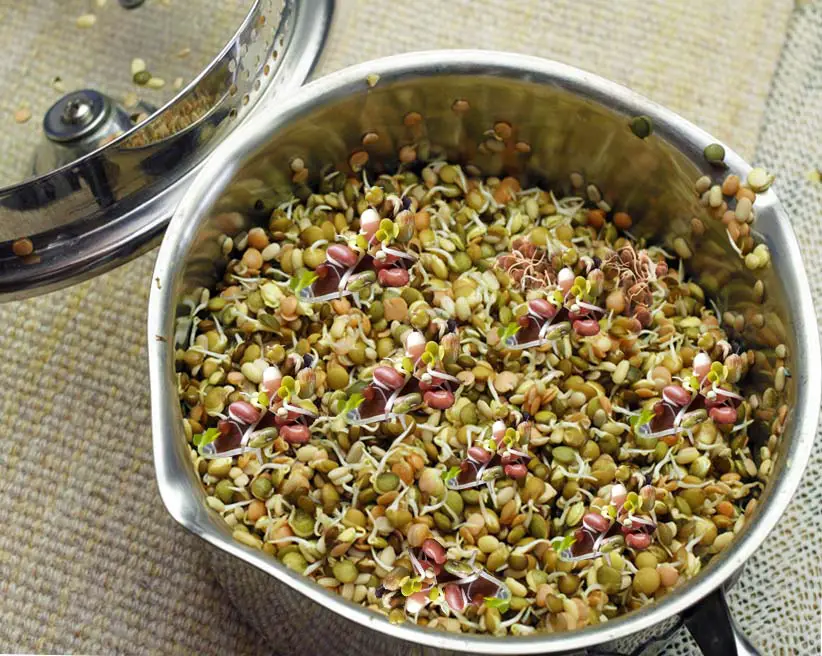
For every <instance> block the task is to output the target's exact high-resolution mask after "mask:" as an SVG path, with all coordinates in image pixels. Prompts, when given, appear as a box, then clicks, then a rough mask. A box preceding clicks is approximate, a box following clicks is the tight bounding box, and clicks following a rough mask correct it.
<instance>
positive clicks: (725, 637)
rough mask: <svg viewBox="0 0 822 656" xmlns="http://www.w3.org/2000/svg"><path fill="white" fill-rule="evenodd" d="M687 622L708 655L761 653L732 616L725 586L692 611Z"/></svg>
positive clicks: (750, 654) (742, 655) (738, 655)
mask: <svg viewBox="0 0 822 656" xmlns="http://www.w3.org/2000/svg"><path fill="white" fill-rule="evenodd" d="M685 626H686V627H688V631H690V632H691V635H692V636H693V638H694V640H695V641H696V644H697V645H699V649H700V650H701V651H702V653H703V655H704V656H734V655H735V656H761V655H760V652H759V650H757V649H756V647H754V646H753V645H752V644H751V642H750V640H748V638H746V637H745V634H744V633H742V631H741V630H740V629H739V627H738V626H737V624H736V622H735V621H734V618H733V617H732V616H731V612H730V610H729V609H728V602H727V600H726V599H725V591H724V590H723V589H722V588H719V589H718V590H714V591H713V592H712V593H711V594H710V595H708V596H707V597H705V598H704V599H702V601H700V602H699V603H697V604H696V605H695V606H694V607H693V608H691V609H690V610H689V611H688V613H687V614H686V616H685Z"/></svg>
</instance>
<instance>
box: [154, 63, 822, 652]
mask: <svg viewBox="0 0 822 656" xmlns="http://www.w3.org/2000/svg"><path fill="white" fill-rule="evenodd" d="M366 77H368V79H369V81H370V83H372V84H373V83H374V81H375V80H377V82H376V84H375V85H374V86H373V88H372V86H371V84H369V83H367V82H366ZM457 99H464V100H467V101H468V104H469V105H470V110H469V111H468V112H467V113H461V112H454V111H453V110H452V104H453V102H454V101H455V100H457ZM410 111H416V112H419V113H421V114H422V116H423V121H422V123H421V124H420V125H419V126H416V127H414V126H411V127H406V126H405V125H404V124H403V117H404V116H405V115H406V114H407V113H408V112H410ZM638 115H644V116H647V117H649V118H650V119H651V121H652V123H653V126H654V133H653V134H652V136H650V137H649V138H647V139H645V140H641V139H639V138H637V137H636V136H634V135H633V134H632V133H631V131H630V130H629V129H628V127H627V124H628V121H629V120H630V118H632V117H634V116H638ZM500 120H504V121H507V122H508V123H510V124H511V125H512V126H513V128H514V130H515V134H516V138H517V139H519V140H522V141H524V142H527V143H528V144H529V145H530V153H529V154H522V153H519V152H517V151H515V150H513V149H506V150H503V151H502V152H497V151H495V150H488V149H487V148H477V144H478V143H479V142H480V141H482V140H483V139H484V137H483V133H485V132H486V131H487V130H489V129H490V128H492V126H493V124H494V123H495V122H496V121H500ZM367 131H375V132H377V133H378V134H379V135H380V139H379V141H377V143H376V144H374V145H373V146H371V147H369V152H370V162H369V168H370V169H371V171H372V172H379V171H380V170H382V169H384V168H390V167H392V166H393V165H394V164H395V163H396V160H395V156H396V152H397V149H398V148H399V147H400V146H402V145H404V144H408V143H415V144H417V149H418V152H420V153H422V152H424V149H425V147H426V145H428V146H430V150H431V152H434V153H435V154H436V153H442V154H444V155H445V156H447V157H448V158H449V159H457V160H459V161H461V162H463V163H473V164H475V165H477V166H478V167H479V168H480V169H481V170H482V171H483V173H485V174H497V173H499V172H501V171H503V170H504V171H505V172H506V173H514V174H516V173H522V174H524V175H525V177H526V178H528V180H529V181H530V182H543V183H546V184H549V185H550V186H551V187H552V188H555V189H556V188H560V189H564V190H565V191H569V190H570V188H569V184H568V175H569V174H570V173H571V172H574V171H577V172H580V173H582V174H583V175H584V177H585V178H586V183H593V184H596V185H597V186H598V188H599V189H600V190H601V191H602V194H603V197H604V198H605V199H606V200H607V201H608V202H609V203H610V204H612V205H613V206H614V208H615V209H617V210H625V211H628V212H629V213H630V214H631V215H632V216H633V217H634V218H635V226H634V232H635V233H636V234H637V235H642V236H647V237H649V238H651V239H652V240H653V241H655V242H657V243H663V244H665V245H666V246H667V247H668V248H670V249H675V250H677V252H679V253H681V254H683V255H684V256H685V257H686V263H687V266H688V268H689V270H690V272H691V273H692V274H693V275H694V276H695V277H696V278H697V279H698V280H699V281H700V283H701V284H702V285H703V287H704V288H705V289H706V290H707V291H708V292H709V293H710V294H711V295H712V296H713V297H714V299H715V300H716V301H717V303H719V304H720V305H721V306H722V307H723V309H730V310H735V311H738V312H745V311H746V309H749V308H751V307H752V306H754V307H756V308H757V311H758V312H761V313H762V314H763V316H764V317H765V325H764V326H762V327H761V328H757V327H755V326H754V325H753V324H752V323H749V324H748V326H747V327H746V329H745V335H744V336H745V338H746V340H748V341H749V343H752V344H756V345H757V347H758V348H762V349H763V350H764V351H767V349H768V347H771V348H772V347H773V346H775V345H776V344H779V343H785V344H786V345H787V346H788V349H789V352H790V357H789V366H790V369H791V372H792V378H791V380H790V383H789V387H788V395H789V403H790V404H791V408H792V410H791V413H790V418H789V421H788V425H787V428H786V430H785V433H784V436H783V440H782V445H781V451H780V452H779V454H778V456H777V459H776V462H775V466H774V470H773V474H772V478H771V481H770V483H769V484H768V486H767V489H766V491H765V492H764V493H763V496H762V498H761V500H760V503H759V506H758V508H757V511H756V512H755V514H754V516H753V518H752V520H751V521H750V522H749V523H748V525H747V526H746V528H745V529H744V530H743V531H742V533H741V534H740V536H739V537H738V539H737V540H736V541H735V542H734V544H733V545H732V547H731V548H729V549H727V550H726V551H725V552H724V553H722V554H721V555H720V556H719V557H717V558H716V559H715V561H713V562H712V563H711V564H710V565H709V566H708V567H707V568H706V569H705V570H704V571H703V572H702V573H701V574H700V575H699V576H698V577H697V578H696V579H694V580H692V581H690V582H689V583H687V584H686V585H683V586H682V587H681V588H680V589H678V590H676V592H674V593H672V594H669V595H668V596H666V597H665V598H663V599H662V600H661V601H659V602H657V603H655V604H653V605H651V606H648V607H646V608H644V609H642V610H641V611H638V612H635V613H632V614H630V615H627V616H624V617H622V618H618V619H615V620H612V621H609V622H607V623H605V624H601V625H598V626H595V627H588V628H586V629H583V630H580V631H574V632H569V633H565V634H538V635H536V636H530V637H507V638H505V639H495V638H491V637H488V636H467V635H462V636H460V635H454V634H447V633H442V632H436V631H430V630H426V629H423V628H419V627H416V626H413V625H399V626H393V625H391V624H389V623H388V621H387V620H386V619H385V618H383V617H381V616H377V615H376V614H373V613H371V612H368V611H365V610H364V609H362V608H360V607H358V606H355V605H353V604H351V603H349V602H346V601H345V600H343V599H342V598H340V597H338V596H337V595H335V594H333V593H330V592H327V591H325V590H324V589H322V588H320V587H319V586H316V585H315V584H313V583H312V582H311V581H309V580H307V579H305V578H304V577H302V576H300V575H297V574H295V573H292V572H290V571H288V570H286V569H285V568H283V567H281V566H280V564H279V563H278V562H277V561H276V560H274V559H273V558H270V557H268V556H266V555H265V554H263V553H261V552H258V551H254V550H251V549H249V548H246V547H244V546H243V545H240V544H239V543H237V542H236V541H234V540H233V539H232V538H231V536H230V532H229V530H228V528H227V527H226V526H225V525H224V524H223V523H222V521H221V520H220V518H219V517H218V516H217V515H216V514H215V513H213V512H212V511H209V510H207V508H206V506H205V502H204V494H203V492H202V490H201V488H200V484H199V482H198V481H197V478H196V476H195V474H194V472H193V470H192V468H191V465H190V458H189V456H188V448H189V447H188V446H187V444H186V441H185V438H184V435H183V431H182V427H181V414H180V409H179V404H178V402H177V396H176V382H175V377H174V343H173V340H174V328H175V318H176V317H177V316H178V315H177V313H178V312H179V313H180V314H179V316H181V317H184V316H187V312H188V311H189V310H188V309H187V308H186V307H185V306H183V305H181V304H180V302H181V301H182V300H184V299H185V298H186V297H191V296H192V295H199V291H200V288H201V287H202V286H208V285H210V284H211V283H212V282H213V280H214V279H215V276H216V275H217V274H218V266H217V265H216V263H217V262H218V260H219V257H220V250H219V247H218V244H217V237H218V236H219V235H220V234H221V233H227V234H233V233H236V232H238V231H240V230H244V229H246V228H247V227H248V226H246V225H240V224H238V223H239V222H238V221H237V216H238V215H236V214H231V212H240V213H241V214H243V215H245V216H248V217H251V216H255V209H254V208H255V206H256V208H257V210H256V216H258V217H259V218H260V220H263V219H264V218H265V217H267V213H268V212H270V209H271V208H272V207H273V206H274V205H276V204H277V203H279V202H282V201H283V200H284V199H286V198H287V197H288V196H289V195H290V191H291V182H290V176H289V169H288V164H289V160H290V159H291V158H293V157H295V156H299V157H301V158H302V159H303V160H304V161H305V163H306V165H307V166H308V168H309V170H310V171H311V172H312V174H319V173H320V171H321V169H322V167H323V166H328V165H334V166H339V167H343V168H345V167H346V166H347V164H346V162H347V160H348V157H349V156H350V154H351V152H352V151H354V150H359V149H362V146H361V138H362V135H363V133H365V132H367ZM714 141H715V140H714V139H712V138H711V137H710V135H708V134H706V133H705V132H703V131H702V130H699V129H698V128H696V127H695V126H693V125H692V124H690V123H689V122H687V121H685V120H684V119H682V118H680V117H679V116H677V115H675V114H673V113H672V112H669V111H667V110H665V109H664V108H661V107H659V106H658V105H656V104H654V103H652V102H650V101H648V100H646V99H644V98H642V97H640V96H638V95H636V94H634V93H632V92H630V91H628V90H627V89H625V88H623V87H620V86H618V85H616V84H613V83H610V82H607V81H605V80H603V79H601V78H598V77H596V76H594V75H591V74H588V73H585V72H582V71H579V70H577V69H574V68H572V67H569V66H565V65H562V64H558V63H555V62H550V61H546V60H541V59H537V58H533V57H526V56H519V55H511V54H505V53H492V52H478V51H439V52H430V53H415V54H411V55H402V56H398V57H391V58H387V59H382V60H378V61H375V62H370V63H366V64H362V65H359V66H356V67H353V68H350V69H346V70H344V71H340V72H338V73H335V74H333V75H330V76H328V77H326V78H323V79H321V80H318V81H316V82H314V83H312V84H310V85H308V86H307V87H305V88H304V89H303V90H301V91H300V92H299V93H298V94H297V95H295V96H294V98H293V99H292V100H291V101H290V102H289V103H287V104H284V105H281V106H278V107H277V108H276V109H275V108H271V110H270V111H269V112H265V111H263V112H260V115H259V116H258V117H257V118H256V120H255V121H253V122H252V123H251V124H249V125H248V126H245V127H243V129H242V130H240V131H238V133H237V134H236V135H234V136H232V138H230V139H229V140H228V141H227V142H226V143H225V144H223V145H221V146H220V148H219V149H218V150H217V151H216V152H215V154H214V156H213V157H212V158H211V160H210V161H209V162H208V163H207V164H206V165H205V167H204V168H203V170H202V172H201V173H200V174H199V176H198V177H197V179H196V180H195V182H194V184H193V185H192V187H191V188H190V189H189V191H188V193H187V194H186V196H185V198H184V200H183V202H182V203H181V205H180V206H179V208H178V210H177V212H176V214H175V217H174V219H173V221H172V223H171V225H170V227H169V230H168V233H167V235H166V238H165V241H164V242H163V246H162V248H161V250H160V254H159V257H158V260H157V265H156V269H155V284H154V285H153V287H152V293H151V299H150V307H149V351H150V373H151V388H152V406H153V407H152V409H153V432H154V452H155V464H156V470H157V478H158V483H159V487H160V492H161V495H162V497H163V501H164V503H165V504H166V507H167V508H168V510H169V512H170V513H171V514H172V516H173V517H174V518H175V519H177V521H179V522H180V523H181V524H182V525H183V526H185V527H186V528H188V529H189V530H191V531H192V532H194V533H196V534H198V535H200V536H201V537H202V538H203V539H204V540H206V541H207V542H208V543H210V544H211V545H212V547H213V549H212V552H213V553H214V563H215V570H216V571H217V573H218V576H219V577H220V578H221V580H222V582H223V583H224V585H225V586H226V588H227V590H228V592H229V594H230V596H231V598H232V600H233V601H234V602H235V604H237V605H238V606H239V607H240V608H241V609H242V610H243V611H244V613H245V614H246V616H247V617H248V619H250V620H251V621H252V622H253V623H254V624H255V626H257V628H258V629H260V630H261V631H262V632H263V633H264V634H265V635H267V636H268V637H269V639H270V640H271V642H272V644H273V645H275V646H276V645H282V647H283V648H286V649H287V648H289V647H292V648H299V649H300V651H301V652H302V653H322V652H323V651H324V650H326V649H329V648H331V647H333V648H334V651H335V652H336V653H352V654H353V653H362V651H363V650H364V649H365V650H368V651H369V652H371V653H380V654H383V653H386V654H389V653H427V651H429V650H437V649H439V650H450V651H454V652H471V653H506V654H513V653H523V654H524V653H563V652H565V653H574V652H579V651H582V650H585V649H589V650H591V649H592V648H594V646H595V645H598V646H599V647H598V648H596V649H594V651H593V653H597V652H600V651H601V652H602V653H605V652H607V651H617V652H620V653H630V652H631V651H633V648H634V646H636V645H638V644H640V643H642V642H646V641H647V640H648V638H649V637H653V636H664V635H665V634H667V633H668V631H669V630H670V629H671V628H672V627H673V626H676V623H677V621H678V619H677V616H678V615H680V614H681V613H683V612H684V611H686V610H687V609H688V608H689V607H691V606H693V605H694V604H695V603H696V602H698V601H699V600H700V599H702V598H704V597H706V596H707V595H708V594H710V593H711V592H712V591H714V590H716V589H717V588H719V586H720V585H722V584H723V583H724V582H726V581H727V580H728V578H729V577H730V576H731V575H732V574H733V573H734V572H735V571H737V570H738V569H739V568H740V567H741V566H742V565H743V564H744V562H745V560H746V559H747V558H748V557H749V556H750V555H751V553H752V552H753V551H754V550H755V549H756V548H757V547H758V546H759V544H760V543H761V542H762V540H763V539H764V538H765V536H766V535H767V534H768V532H769V531H770V530H771V529H772V528H773V526H774V525H775V523H776V521H777V520H778V519H779V517H780V515H781V514H782V512H783V511H784V509H785V507H786V505H787V503H788V501H789V500H790V497H791V495H792V494H793V493H794V491H795V489H796V487H797V485H798V483H799V479H800V477H801V475H802V472H803V470H804V466H805V463H806V461H807V459H808V456H809V453H810V449H811V446H812V442H813V436H814V433H815V428H816V423H817V417H818V411H819V404H820V389H822V385H821V384H820V367H819V362H820V354H819V342H818V336H817V330H816V321H815V316H814V312H813V307H812V301H811V295H810V290H809V286H808V283H807V279H806V276H805V272H804V269H803V267H802V263H801V257H800V254H799V249H798V246H797V243H796V239H795V237H794V236H793V233H792V232H791V229H790V227H789V223H788V220H787V217H786V216H785V213H784V210H783V208H782V207H781V205H780V204H779V202H778V200H777V198H776V196H775V194H774V193H773V192H772V191H769V192H767V193H765V194H763V195H761V196H759V197H758V198H757V202H756V210H757V215H758V219H757V223H756V224H755V228H756V230H757V231H758V232H760V233H761V234H762V235H763V237H764V239H765V241H766V243H767V244H768V247H769V249H770V251H771V257H772V268H771V269H770V270H768V271H767V272H765V273H764V274H761V277H762V279H763V281H764V283H765V286H766V298H765V302H764V304H763V306H762V307H761V306H758V305H754V300H753V296H752V291H751V290H752V287H753V283H754V281H755V280H756V278H755V277H754V276H753V275H752V274H751V273H750V272H749V271H747V270H746V269H745V268H744V266H743V265H742V262H741V260H740V259H739V258H738V257H737V256H736V254H735V253H734V252H733V251H732V250H731V247H730V245H729V244H728V240H727V237H726V235H725V233H724V229H722V228H721V223H720V222H717V221H712V220H711V219H709V218H706V217H705V216H704V210H703V208H701V207H700V206H699V204H698V202H697V199H696V196H695V194H694V192H693V182H694V180H696V178H698V177H699V176H700V175H702V174H708V175H712V176H713V177H714V178H715V179H721V178H723V177H724V176H725V175H726V174H727V173H729V172H731V173H736V174H737V175H740V177H742V178H744V177H745V176H746V175H747V172H748V171H749V170H750V167H749V166H748V165H747V164H746V163H745V162H744V161H742V160H741V159H740V158H739V157H738V156H737V155H736V154H735V153H733V152H732V151H730V149H728V148H727V147H726V158H725V162H726V164H727V165H728V169H727V170H717V169H711V168H710V167H709V166H708V164H707V163H706V162H705V161H704V159H703V157H702V150H703V148H704V147H705V146H706V145H708V144H709V143H712V142H714ZM260 207H263V208H264V209H263V211H262V212H260V211H259V208H260ZM693 217H703V218H704V226H705V228H706V231H705V234H704V236H702V237H699V236H698V234H697V235H696V236H695V234H694V233H693V232H692V225H693V224H692V218H693ZM229 219H230V220H229ZM772 378H773V368H772V363H771V362H763V363H762V364H761V366H759V367H758V371H757V372H756V373H755V374H754V375H751V376H749V379H750V385H749V386H748V388H747V389H746V390H745V391H746V392H748V393H751V392H753V391H760V392H761V391H762V390H764V389H765V388H766V387H768V386H770V385H772ZM765 437H766V438H767V435H766V436H765ZM752 450H753V451H756V450H757V449H752ZM259 570H262V571H259ZM343 618H344V619H343ZM361 627H365V628H369V629H373V631H364V630H362V628H361Z"/></svg>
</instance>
